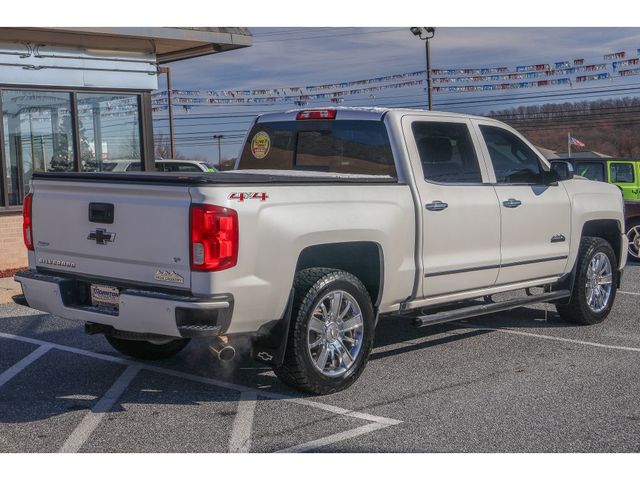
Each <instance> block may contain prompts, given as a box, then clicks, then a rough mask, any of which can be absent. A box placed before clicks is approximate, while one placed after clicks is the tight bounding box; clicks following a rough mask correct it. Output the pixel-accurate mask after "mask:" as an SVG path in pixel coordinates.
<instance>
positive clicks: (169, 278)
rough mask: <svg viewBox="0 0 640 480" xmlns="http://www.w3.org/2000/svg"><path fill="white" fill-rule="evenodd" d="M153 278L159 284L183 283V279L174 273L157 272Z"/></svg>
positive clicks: (166, 271)
mask: <svg viewBox="0 0 640 480" xmlns="http://www.w3.org/2000/svg"><path fill="white" fill-rule="evenodd" d="M154 278H155V279H156V280H158V281H160V282H170V283H184V278H182V277H181V276H180V275H178V274H177V273H176V272H174V271H171V272H170V271H168V270H158V271H157V272H156V274H155V275H154Z"/></svg>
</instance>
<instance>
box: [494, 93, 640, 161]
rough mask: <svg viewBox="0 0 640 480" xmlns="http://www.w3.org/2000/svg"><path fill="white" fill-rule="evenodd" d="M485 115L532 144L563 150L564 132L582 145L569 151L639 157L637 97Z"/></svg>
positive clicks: (553, 105) (564, 150)
mask: <svg viewBox="0 0 640 480" xmlns="http://www.w3.org/2000/svg"><path fill="white" fill-rule="evenodd" d="M487 116H489V117H492V118H495V119H496V120H500V121H503V122H505V123H507V124H509V125H511V126H512V127H514V128H515V129H517V130H518V131H520V132H522V133H523V134H524V135H525V136H526V137H527V138H528V139H529V140H530V141H531V142H532V143H533V144H535V145H537V146H539V147H543V148H548V149H551V150H555V151H557V152H558V153H564V152H566V151H567V133H568V132H571V135H572V136H573V137H575V138H577V139H578V140H580V141H581V142H583V143H584V144H585V147H584V148H578V147H576V146H572V147H571V149H572V151H573V152H579V151H586V150H591V151H597V152H599V153H604V154H606V155H610V156H612V157H620V158H639V159H640V98H639V97H625V98H616V99H606V100H605V99H603V100H593V101H580V102H573V103H572V102H564V103H548V104H543V105H528V106H519V107H514V108H509V109H505V110H492V111H490V112H489V113H488V114H487Z"/></svg>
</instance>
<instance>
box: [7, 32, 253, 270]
mask: <svg viewBox="0 0 640 480" xmlns="http://www.w3.org/2000/svg"><path fill="white" fill-rule="evenodd" d="M249 45H251V34H250V33H249V31H248V30H247V29H245V28H215V27H203V28H0V115H1V119H0V120H1V121H0V174H1V176H0V271H2V270H6V269H11V268H18V267H23V266H25V265H26V263H27V260H26V258H27V257H26V249H25V248H24V246H23V242H22V216H21V205H22V199H23V198H24V196H25V194H26V193H27V192H28V189H29V180H30V179H31V175H32V173H33V172H46V171H80V172H82V171H85V172H95V171H102V170H107V169H108V168H107V165H113V164H114V163H117V162H118V161H122V162H127V161H128V162H132V163H133V162H135V163H136V165H139V166H140V168H141V169H144V170H151V169H153V162H154V155H153V151H154V145H153V125H152V105H151V92H152V91H153V90H156V89H157V88H158V82H159V79H158V77H159V75H160V70H161V69H160V65H162V64H166V63H169V62H174V61H178V60H183V59H187V58H194V57H199V56H203V55H211V54H215V53H220V52H224V51H227V50H232V49H236V48H242V47H247V46H249Z"/></svg>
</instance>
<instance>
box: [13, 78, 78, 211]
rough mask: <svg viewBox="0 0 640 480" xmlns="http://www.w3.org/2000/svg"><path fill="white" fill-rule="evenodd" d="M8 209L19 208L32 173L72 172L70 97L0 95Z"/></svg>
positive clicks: (22, 93)
mask: <svg viewBox="0 0 640 480" xmlns="http://www.w3.org/2000/svg"><path fill="white" fill-rule="evenodd" d="M2 122H3V133H4V135H3V146H4V154H5V161H6V174H7V178H6V188H7V192H8V197H9V205H20V204H21V203H22V199H23V198H24V195H25V194H26V193H27V191H28V190H29V180H30V179H31V175H32V173H33V172H47V171H58V172H60V171H70V170H73V169H74V164H73V162H74V155H73V124H72V121H71V94H70V93H65V92H45V91H35V90H34V91H30V90H3V91H2Z"/></svg>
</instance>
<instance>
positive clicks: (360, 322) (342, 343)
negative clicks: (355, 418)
mask: <svg viewBox="0 0 640 480" xmlns="http://www.w3.org/2000/svg"><path fill="white" fill-rule="evenodd" d="M294 290H295V294H294V304H293V313H292V319H293V321H292V323H291V327H290V329H289V336H288V340H287V349H286V351H285V356H284V362H283V364H282V365H281V366H279V367H276V368H274V371H275V373H276V375H277V376H278V378H279V379H280V380H281V381H282V382H284V383H285V384H287V385H289V386H290V387H293V388H295V389H298V390H302V391H306V392H312V393H316V394H320V395H325V394H328V393H334V392H338V391H340V390H344V389H345V388H348V387H349V386H351V385H352V384H353V383H354V382H355V381H356V380H357V379H358V377H359V376H360V374H361V373H362V372H363V370H364V368H365V366H366V364H367V359H368V357H369V353H370V352H371V347H372V345H373V336H374V329H375V314H374V310H373V305H372V303H371V298H370V297H369V293H368V292H367V289H366V288H365V287H364V285H363V284H362V282H361V281H360V280H359V279H358V278H357V277H355V276H354V275H351V274H350V273H347V272H344V271H342V270H334V269H330V268H309V269H306V270H302V271H300V272H298V273H297V274H296V277H295V280H294Z"/></svg>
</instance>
